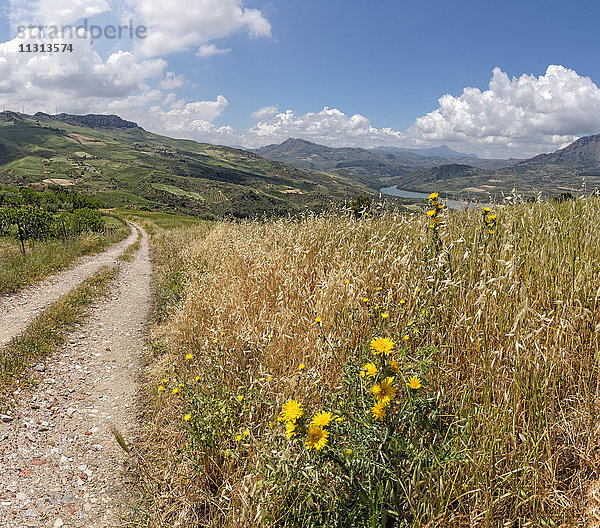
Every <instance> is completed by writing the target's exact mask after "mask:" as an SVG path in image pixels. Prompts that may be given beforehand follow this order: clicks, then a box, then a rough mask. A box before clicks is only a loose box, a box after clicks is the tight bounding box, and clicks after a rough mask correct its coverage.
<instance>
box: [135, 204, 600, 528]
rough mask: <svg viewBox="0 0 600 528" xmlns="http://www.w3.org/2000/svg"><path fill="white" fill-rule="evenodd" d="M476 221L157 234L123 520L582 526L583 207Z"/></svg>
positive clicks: (597, 263)
mask: <svg viewBox="0 0 600 528" xmlns="http://www.w3.org/2000/svg"><path fill="white" fill-rule="evenodd" d="M493 213H495V214H497V218H496V219H494V221H493V222H491V221H490V220H489V218H490V214H491V213H489V214H487V215H486V213H485V212H482V210H480V209H476V210H472V211H469V212H466V211H452V210H445V209H444V210H441V211H440V212H439V213H435V215H433V218H439V221H438V220H432V217H431V216H430V217H428V216H427V215H426V214H418V215H410V216H409V215H396V214H394V213H390V212H385V211H373V212H372V213H371V214H370V215H368V216H363V217H360V218H355V217H354V216H351V215H350V214H344V213H340V214H326V215H321V216H313V215H307V216H305V217H302V218H300V219H280V220H275V221H256V222H253V221H247V222H246V221H245V222H226V221H223V222H218V223H215V224H208V223H206V224H196V225H188V226H185V227H179V228H176V227H174V226H173V225H168V226H162V227H161V226H160V225H159V224H158V223H157V224H156V225H155V229H154V235H153V238H152V241H153V244H154V251H155V260H156V264H157V267H158V281H159V286H158V291H157V298H158V305H157V314H158V317H157V324H156V326H155V329H154V331H153V338H152V339H153V340H152V345H153V346H152V349H153V356H152V358H151V364H150V365H149V367H148V374H147V376H148V378H147V379H148V389H147V397H148V402H149V406H148V409H147V420H148V429H147V430H146V431H144V435H145V436H146V441H145V443H144V444H143V445H142V446H141V447H140V453H139V464H138V469H137V471H138V478H139V483H140V487H141V490H142V492H143V495H142V499H141V501H140V504H139V505H138V510H137V514H138V516H137V520H136V522H137V523H138V524H139V525H140V526H141V525H146V526H153V527H159V526H160V527H162V526H165V527H166V526H169V527H170V526H186V527H191V526H215V527H216V526H232V527H238V526H244V527H263V526H277V527H292V526H293V527H317V526H356V527H378V526H382V527H386V528H388V527H392V526H398V527H399V526H415V527H420V526H428V527H434V526H436V527H450V526H453V527H455V526H459V527H460V526H465V527H467V526H469V527H526V526H532V527H533V526H535V527H553V526H556V527H558V526H563V527H567V526H568V527H571V526H583V525H584V523H585V522H586V519H585V516H586V514H585V512H586V509H587V508H589V507H590V506H592V505H590V504H588V503H587V499H586V497H587V495H588V491H589V489H590V486H591V485H593V483H594V482H595V480H596V479H597V478H598V477H599V475H598V447H597V446H598V441H599V437H598V433H599V426H598V412H599V410H600V407H599V400H598V395H599V382H600V377H599V370H598V360H599V358H600V355H599V353H600V350H599V344H598V330H599V329H600V312H599V306H598V302H599V300H600V260H599V256H600V236H599V233H598V218H599V217H600V200H598V199H585V200H574V201H567V202H564V203H556V202H544V203H536V204H521V205H514V206H507V207H499V208H497V209H496V210H494V211H493ZM484 218H485V219H487V220H488V221H487V223H486V222H484ZM493 224H495V225H493ZM430 225H432V226H434V227H433V228H430V227H429V226H430ZM375 338H388V339H389V340H392V341H393V346H391V353H390V354H389V355H386V353H385V352H386V351H383V350H381V349H379V348H378V346H379V345H378V344H377V343H381V342H377V341H375V344H374V345H373V346H374V349H373V347H371V346H370V345H371V344H372V343H373V339H375ZM387 343H389V341H387ZM378 351H379V352H380V353H377V352H378ZM381 352H383V353H381ZM375 385H377V387H374V386H375ZM382 394H383V395H385V394H387V396H389V397H388V399H387V400H385V399H383V396H382ZM290 401H291V403H290ZM286 402H287V403H286ZM296 402H297V403H298V404H299V406H296ZM378 405H379V411H376V410H374V409H375V408H376V407H377V406H378ZM284 406H285V407H284ZM282 410H284V412H283V414H282ZM320 411H324V412H325V414H321V415H319V416H318V417H317V416H316V414H317V413H318V412H320ZM328 412H330V413H332V414H331V415H330V416H329V415H327V414H326V413H328ZM311 417H313V418H312V421H311ZM315 424H316V425H315ZM317 429H319V431H317ZM286 431H287V433H288V434H287V435H286ZM588 520H589V519H588Z"/></svg>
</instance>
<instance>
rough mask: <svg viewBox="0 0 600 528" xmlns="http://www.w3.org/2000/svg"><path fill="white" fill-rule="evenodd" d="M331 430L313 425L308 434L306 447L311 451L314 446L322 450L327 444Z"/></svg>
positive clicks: (315, 448)
mask: <svg viewBox="0 0 600 528" xmlns="http://www.w3.org/2000/svg"><path fill="white" fill-rule="evenodd" d="M328 437H329V431H326V430H325V429H321V428H320V427H317V426H316V425H311V426H310V428H309V429H308V433H307V435H306V442H305V445H306V449H308V450H309V451H310V450H311V449H313V448H314V450H315V451H321V450H322V449H323V448H324V447H325V446H326V445H327V438H328Z"/></svg>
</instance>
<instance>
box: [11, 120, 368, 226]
mask: <svg viewBox="0 0 600 528" xmlns="http://www.w3.org/2000/svg"><path fill="white" fill-rule="evenodd" d="M0 182H1V183H6V184H13V185H14V184H17V185H23V184H29V185H33V186H34V187H36V186H37V187H40V186H45V185H51V184H58V185H64V186H67V187H69V188H71V189H73V190H79V191H83V192H85V193H87V194H89V195H92V196H95V197H97V198H99V199H101V200H103V201H104V202H105V203H107V204H109V205H111V206H115V207H123V206H125V207H131V206H134V207H135V206H137V207H140V206H147V207H150V208H152V209H171V210H178V211H182V212H186V213H192V214H196V215H201V216H223V215H233V216H235V217H240V218H242V217H248V216H255V215H257V214H262V213H266V214H284V213H287V212H294V211H300V210H304V209H312V210H318V209H321V208H323V207H325V206H326V205H327V204H328V203H331V202H332V201H341V200H344V199H349V198H352V197H353V196H356V195H357V194H360V193H364V192H365V188H364V187H363V186H362V185H361V184H360V183H352V182H351V181H350V180H348V179H345V178H343V177H341V176H336V175H327V174H318V173H311V172H307V171H304V170H300V169H297V168H293V167H290V166H287V165H285V164H283V163H279V162H275V161H271V160H267V159H265V158H262V157H260V156H258V155H256V154H254V153H252V152H246V151H243V150H238V149H233V148H228V147H221V146H215V145H211V144H204V143H196V142H194V141H189V140H176V139H171V138H167V137H164V136H159V135H156V134H152V133H150V132H147V131H145V130H143V129H142V128H140V127H138V126H137V125H136V124H135V123H131V122H129V121H124V120H122V119H120V118H118V117H117V116H95V115H88V116H71V115H67V114H61V115H59V116H49V115H47V114H42V113H38V114H36V115H35V116H27V115H23V114H16V113H14V112H2V113H0Z"/></svg>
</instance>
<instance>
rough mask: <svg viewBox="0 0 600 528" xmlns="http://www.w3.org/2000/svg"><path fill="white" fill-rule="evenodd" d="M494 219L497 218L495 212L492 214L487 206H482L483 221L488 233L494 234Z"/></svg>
mask: <svg viewBox="0 0 600 528" xmlns="http://www.w3.org/2000/svg"><path fill="white" fill-rule="evenodd" d="M496 220H498V215H497V214H495V213H494V214H492V210H491V209H490V208H489V207H484V208H483V223H484V225H485V228H486V229H487V230H488V233H490V234H494V233H495V232H496Z"/></svg>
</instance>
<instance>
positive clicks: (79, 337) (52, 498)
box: [0, 233, 151, 528]
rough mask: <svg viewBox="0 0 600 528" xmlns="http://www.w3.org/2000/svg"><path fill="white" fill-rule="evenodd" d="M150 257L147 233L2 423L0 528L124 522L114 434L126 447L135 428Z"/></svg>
mask: <svg viewBox="0 0 600 528" xmlns="http://www.w3.org/2000/svg"><path fill="white" fill-rule="evenodd" d="M133 241H135V235H133V234H132V236H130V238H129V240H128V244H131V243H132V242H133ZM126 245H127V244H125V245H122V247H120V249H119V251H122V250H123V249H124V247H125V246H126ZM113 249H114V248H113ZM149 253H150V251H149V244H148V238H147V236H146V234H145V233H144V234H143V237H142V242H141V247H140V250H139V251H138V252H137V253H136V254H135V258H134V260H133V261H132V262H130V263H121V264H120V265H121V267H122V269H121V272H120V275H119V278H118V280H117V281H116V283H115V284H114V286H113V289H112V291H111V294H110V295H109V296H108V297H106V298H104V299H102V300H100V301H98V302H96V303H95V305H93V306H92V308H91V316H90V317H89V318H88V319H87V321H86V323H85V324H83V325H81V326H80V327H79V328H77V329H76V330H75V331H74V332H73V333H72V334H71V336H70V338H69V339H68V342H67V343H66V345H65V346H64V347H63V349H62V350H61V351H60V352H59V353H58V354H56V355H55V356H54V357H53V358H51V359H49V360H48V361H47V362H46V363H44V364H39V365H36V366H35V367H34V368H33V371H34V379H36V380H37V381H38V384H37V386H36V387H35V388H34V389H22V390H18V391H17V393H16V394H15V395H14V398H15V406H14V410H13V411H12V412H11V413H10V414H5V415H2V416H0V419H1V422H0V470H1V471H0V527H2V528H5V527H11V528H17V527H25V526H27V527H54V528H57V527H61V526H73V527H86V528H91V527H108V526H119V525H120V524H121V514H122V512H123V505H124V503H126V502H127V500H128V493H127V491H128V490H127V480H126V475H125V474H124V472H123V462H124V461H125V460H126V458H127V454H126V452H125V451H124V450H123V449H122V448H121V447H120V445H119V444H118V442H117V441H116V439H115V435H114V434H113V431H114V430H115V429H116V430H117V431H118V432H119V433H120V434H121V435H122V436H123V438H124V439H125V441H126V442H127V441H130V440H131V439H132V438H133V437H134V435H135V431H136V429H137V427H138V425H137V421H136V420H137V419H136V416H137V413H136V391H137V384H138V380H137V377H138V374H139V372H140V368H141V365H140V356H141V352H142V350H143V347H144V343H145V335H146V324H147V320H148V314H149V309H150V302H151V296H150V275H151V264H150V255H149ZM117 254H118V253H117ZM117 254H114V256H113V257H112V258H113V260H114V258H116V255H117ZM77 280H78V279H77ZM36 291H38V290H37V289H36ZM67 291H68V290H67ZM35 295H37V294H35ZM24 300H25V304H26V305H28V304H27V299H24ZM0 309H1V307H0ZM1 326H2V325H0V327H1Z"/></svg>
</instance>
